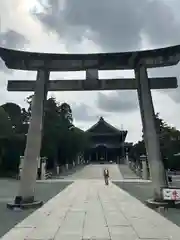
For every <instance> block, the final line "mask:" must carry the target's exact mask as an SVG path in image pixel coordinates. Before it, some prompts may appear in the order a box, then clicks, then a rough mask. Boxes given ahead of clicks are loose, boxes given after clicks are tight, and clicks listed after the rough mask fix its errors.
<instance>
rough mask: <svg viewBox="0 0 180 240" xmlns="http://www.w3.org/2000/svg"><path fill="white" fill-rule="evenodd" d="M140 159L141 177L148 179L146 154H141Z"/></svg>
mask: <svg viewBox="0 0 180 240" xmlns="http://www.w3.org/2000/svg"><path fill="white" fill-rule="evenodd" d="M140 160H141V163H142V178H143V179H145V180H147V179H148V168H147V156H146V155H141V156H140Z"/></svg>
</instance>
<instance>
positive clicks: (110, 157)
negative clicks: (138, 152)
mask: <svg viewBox="0 0 180 240" xmlns="http://www.w3.org/2000/svg"><path fill="white" fill-rule="evenodd" d="M87 133H88V135H89V138H90V146H89V149H88V150H87V151H86V153H85V159H86V160H88V161H91V162H110V161H113V162H116V163H123V162H124V160H125V156H126V154H127V152H128V151H129V148H130V147H131V146H132V144H131V143H125V139H126V136H127V131H124V130H119V129H117V128H115V127H113V126H112V125H110V124H109V123H107V122H106V121H105V120H104V119H103V118H102V117H101V118H100V119H99V121H98V122H97V123H96V124H95V125H93V126H92V127H91V128H89V129H88V130H87Z"/></svg>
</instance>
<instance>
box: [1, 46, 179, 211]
mask: <svg viewBox="0 0 180 240" xmlns="http://www.w3.org/2000/svg"><path fill="white" fill-rule="evenodd" d="M0 57H1V58H2V59H3V61H4V62H5V65H6V67H7V68H10V69H18V70H27V71H36V72H37V79H36V81H14V80H12V81H9V82H8V91H34V98H33V104H32V115H31V121H30V125H29V130H28V135H27V143H26V149H25V154H24V166H23V170H22V177H21V181H20V186H19V192H18V194H17V196H16V197H15V201H14V203H11V204H8V207H15V206H17V205H18V206H26V205H41V204H42V202H41V201H39V202H38V201H35V199H34V189H35V184H36V174H37V159H38V157H39V154H40V148H41V131H42V128H43V112H44V101H45V100H46V98H47V92H48V91H87V90H88V91H90V90H118V89H124V90H126V89H136V90H137V93H138V99H139V105H140V112H141V118H142V125H143V131H144V136H145V145H146V151H147V156H148V161H149V165H150V169H151V176H152V182H153V184H154V189H155V195H154V199H156V200H157V199H161V187H165V186H166V185H167V182H166V177H165V171H164V167H163V163H162V158H161V153H160V145H159V139H158V136H157V134H156V128H155V114H154V107H153V102H152V96H151V91H150V89H165V88H176V87H177V79H176V78H175V77H171V78H167V77H166V78H148V74H147V68H155V67H164V66H171V65H175V64H177V63H178V62H179V59H180V46H173V47H168V48H162V49H156V50H147V51H136V52H122V53H100V54H48V53H33V52H24V51H16V50H11V49H5V48H0ZM124 69H134V72H135V79H99V77H98V70H124ZM51 71H86V80H58V81H49V75H50V72H51Z"/></svg>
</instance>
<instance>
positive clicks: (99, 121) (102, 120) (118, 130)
mask: <svg viewBox="0 0 180 240" xmlns="http://www.w3.org/2000/svg"><path fill="white" fill-rule="evenodd" d="M101 123H103V124H104V125H105V126H106V127H107V128H109V129H112V130H113V131H114V132H118V133H120V132H127V131H125V130H120V129H118V128H116V127H114V126H113V125H111V124H110V123H108V122H107V121H105V120H104V118H103V117H102V116H101V117H100V118H99V120H98V121H97V123H95V124H94V125H93V126H92V127H90V128H89V129H88V130H87V131H92V130H93V129H95V128H96V127H97V126H98V125H99V124H101Z"/></svg>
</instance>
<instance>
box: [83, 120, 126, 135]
mask: <svg viewBox="0 0 180 240" xmlns="http://www.w3.org/2000/svg"><path fill="white" fill-rule="evenodd" d="M86 132H88V133H90V134H91V135H106V136H108V135H114V134H115V135H123V136H124V137H126V135H127V131H124V130H120V129H118V128H116V127H114V126H113V125H111V124H109V123H108V122H106V121H105V120H104V118H103V117H100V118H99V120H98V122H97V123H95V124H94V125H93V126H92V127H90V128H89V129H88V130H87V131H86Z"/></svg>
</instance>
